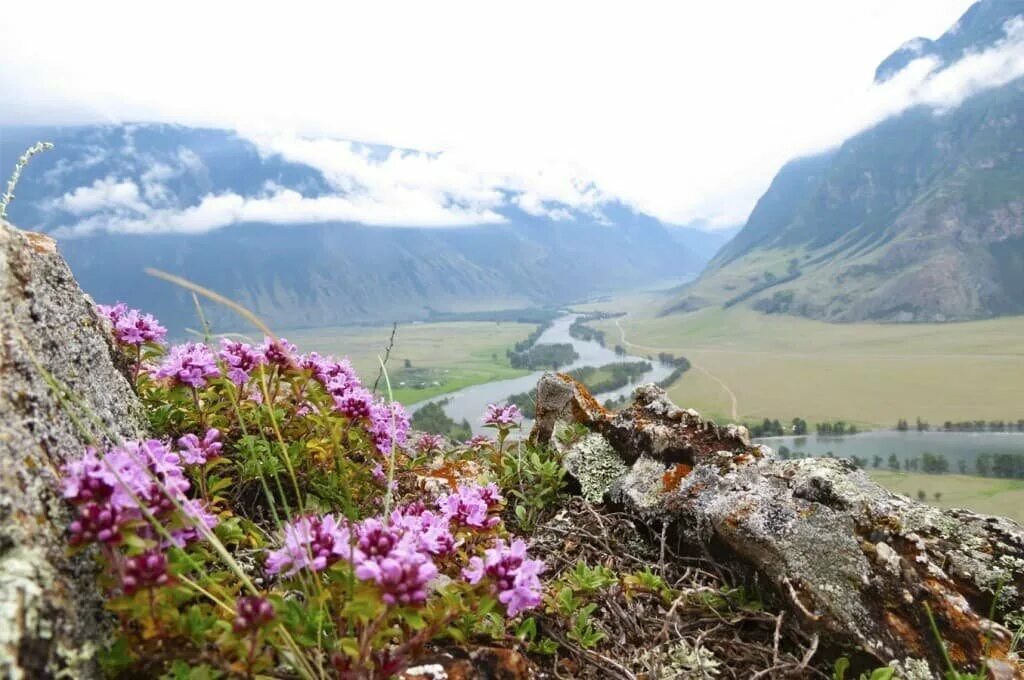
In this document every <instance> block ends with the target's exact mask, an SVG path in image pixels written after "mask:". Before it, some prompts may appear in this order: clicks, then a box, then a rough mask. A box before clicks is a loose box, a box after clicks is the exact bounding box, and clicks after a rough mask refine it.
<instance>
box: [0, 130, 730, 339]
mask: <svg viewBox="0 0 1024 680" xmlns="http://www.w3.org/2000/svg"><path fill="white" fill-rule="evenodd" d="M39 139H45V140H49V141H53V142H55V143H56V149H55V150H54V151H51V152H48V153H46V154H43V155H41V156H38V157H37V158H36V159H34V160H33V162H32V165H31V166H30V168H29V171H28V172H27V173H26V176H25V177H24V178H23V180H22V183H21V185H20V186H19V191H18V197H17V200H16V201H14V203H12V206H11V210H10V214H11V218H12V220H13V221H14V222H15V223H17V224H19V225H20V226H22V227H24V228H26V229H32V230H37V231H44V232H49V233H52V234H54V235H55V236H56V237H57V238H58V243H59V247H60V250H61V252H62V253H63V254H64V256H65V257H66V258H67V260H68V262H69V263H70V265H71V267H72V269H73V271H74V272H75V275H76V276H77V278H78V280H79V281H80V282H81V284H82V286H83V287H84V288H85V290H86V291H87V292H89V293H90V294H91V295H92V296H93V297H94V298H95V299H97V300H104V301H113V300H124V301H126V302H129V303H131V304H133V305H136V306H139V307H144V308H146V309H147V310H149V311H152V312H153V313H155V314H156V315H158V316H159V317H160V318H161V319H163V320H164V321H165V322H166V323H167V324H168V325H169V326H170V327H171V328H172V329H173V330H175V331H178V332H180V331H181V330H182V329H183V328H185V327H186V326H193V327H194V326H195V325H196V315H195V310H194V304H193V301H192V297H191V294H189V293H187V292H186V291H184V290H181V289H176V288H175V287H173V286H172V285H170V284H168V283H166V282H163V281H160V280H157V279H154V278H153V277H151V276H148V275H147V274H145V273H144V271H143V270H144V269H145V268H146V267H156V268H158V269H162V270H165V271H168V272H171V273H173V274H177V275H180V276H183V277H185V278H187V279H190V280H192V281H195V282H196V283H199V284H201V285H204V286H207V287H209V288H211V289H213V290H215V291H217V292H220V293H222V294H224V295H227V296H228V297H230V298H232V299H234V300H236V301H238V302H240V303H242V304H243V305H245V306H247V307H249V308H250V309H253V310H254V311H255V312H256V313H257V314H259V315H260V316H261V317H262V318H264V319H265V320H266V321H267V322H268V323H271V324H273V325H274V326H276V327H279V328H289V327H315V326H326V325H338V324H352V323H380V322H389V321H391V320H393V319H398V320H415V319H426V318H430V317H431V315H433V314H434V313H438V312H466V311H476V310H494V309H513V308H525V307H535V306H545V305H558V304H565V303H568V302H572V301H576V300H579V299H583V298H586V297H589V296H592V295H594V294H597V293H604V292H609V291H612V290H615V289H619V288H623V287H631V286H637V285H642V284H646V283H648V282H650V281H652V280H666V279H670V278H676V279H679V278H682V277H684V276H686V275H693V274H696V273H697V272H698V271H699V269H700V268H701V266H702V265H703V263H704V262H705V261H706V260H707V258H708V257H710V254H708V255H707V256H705V257H701V256H700V255H698V254H696V253H694V252H693V251H691V250H690V249H689V248H687V247H686V245H685V242H686V239H685V238H683V239H680V238H679V237H678V236H677V235H673V234H670V233H669V231H668V230H667V229H666V228H665V226H664V225H662V224H661V223H660V222H659V221H658V220H656V219H654V218H651V217H648V216H646V215H643V214H640V213H637V212H635V211H634V210H632V209H630V208H629V207H627V206H625V205H623V204H621V203H618V202H616V201H614V200H601V201H600V202H594V203H593V204H591V205H586V206H571V205H562V204H558V203H556V202H543V203H539V204H538V203H537V202H536V201H534V202H532V203H528V202H526V200H525V198H524V197H525V193H519V194H515V193H514V192H513V190H511V189H510V190H508V191H506V190H505V189H504V188H499V190H498V192H497V193H498V194H499V195H498V196H497V197H494V196H490V195H489V194H487V193H486V192H484V191H482V190H478V189H475V188H470V189H469V190H467V192H476V193H477V194H484V195H485V198H486V199H487V201H489V203H488V206H495V207H487V209H486V210H483V209H479V210H476V209H475V208H473V207H472V206H469V207H467V206H466V205H463V204H460V203H458V201H457V200H456V199H450V200H448V201H447V203H446V204H445V205H443V206H441V210H442V211H443V212H444V213H445V214H443V215H442V216H441V217H440V218H438V220H439V222H440V224H437V225H435V224H429V225H426V226H424V225H422V224H413V225H410V226H408V227H406V226H405V225H402V224H401V223H400V222H399V223H397V224H396V223H395V220H393V219H392V215H391V213H387V212H384V211H379V210H377V206H375V205H373V204H369V208H367V207H365V206H366V204H367V202H366V201H363V203H360V202H359V200H360V199H359V198H358V196H357V194H358V192H359V191H360V187H358V186H344V181H343V180H339V179H338V178H337V177H332V176H331V175H330V173H329V172H327V171H324V170H322V169H318V168H315V167H312V166H311V165H308V164H305V163H302V162H296V161H293V160H290V159H288V158H286V157H285V154H282V153H272V152H268V151H267V150H266V149H263V148H260V147H258V146H257V145H255V144H254V143H253V142H251V141H250V140H248V139H245V138H243V137H241V136H239V135H237V134H234V133H231V132H227V131H223V130H207V129H195V128H187V127H180V126H170V125H112V126H87V127H76V128H44V129H37V128H13V129H6V130H3V131H0V167H11V166H13V163H14V159H15V158H16V157H17V155H18V154H20V153H21V151H23V150H24V148H26V147H27V146H28V145H29V144H31V143H33V142H34V141H36V140H39ZM392 153H393V152H392V150H390V149H387V148H380V147H369V146H360V147H359V148H358V149H356V148H355V147H353V150H352V152H351V155H352V158H353V159H354V161H352V162H358V163H360V164H361V165H360V167H361V168H362V171H363V172H364V173H370V172H374V171H376V170H378V169H379V167H380V166H379V163H380V162H383V160H384V159H387V158H388V155H389V154H392ZM395 153H397V154H398V155H397V158H398V161H402V160H404V159H406V158H408V157H409V156H408V155H406V154H405V153H404V152H395ZM413 160H422V161H424V162H427V161H429V160H430V157H429V156H427V155H419V156H415V157H414V158H413ZM343 179H344V178H343ZM371 180H373V177H371ZM339 185H342V188H341V189H339ZM388 189H389V190H390V189H391V187H388ZM490 193H491V194H493V193H496V192H495V191H493V190H491V191H490ZM470 195H471V196H472V195H475V194H472V193H470ZM400 199H401V200H397V199H396V205H397V208H396V209H397V210H402V209H404V206H405V205H406V204H409V203H413V202H414V201H415V200H418V199H416V198H415V197H414V198H413V199H405V198H403V197H400ZM345 201H350V203H347V202H345ZM402 201H405V203H402ZM339 205H340V206H341V207H342V208H344V209H346V210H348V209H350V208H352V209H357V210H362V211H363V212H365V213H367V214H369V215H370V218H376V217H378V216H381V215H382V220H383V223H382V224H376V225H372V226H368V225H366V224H360V223H358V222H356V221H352V220H340V219H332V218H331V217H330V215H327V216H324V215H323V214H321V213H320V212H317V211H321V210H335V209H337V207H338V206H339ZM374 210H377V212H374ZM474 210H476V212H474ZM421 212H422V211H421ZM292 215H294V220H292V217H291V216H292ZM476 215H482V216H483V218H482V219H484V220H486V221H488V222H490V223H483V224H474V223H473V221H474V219H476ZM264 216H265V217H264ZM399 219H400V218H399ZM447 219H454V220H462V221H463V222H464V224H462V225H461V226H454V227H447V226H444V221H445V220H447ZM206 312H207V313H208V314H209V315H210V317H211V320H212V321H213V322H214V324H215V325H216V326H217V327H218V328H220V329H226V328H232V327H237V326H238V325H239V322H238V320H237V319H236V318H234V317H233V316H232V315H231V313H228V312H225V311H223V310H219V309H215V308H212V307H211V306H210V305H207V309H206Z"/></svg>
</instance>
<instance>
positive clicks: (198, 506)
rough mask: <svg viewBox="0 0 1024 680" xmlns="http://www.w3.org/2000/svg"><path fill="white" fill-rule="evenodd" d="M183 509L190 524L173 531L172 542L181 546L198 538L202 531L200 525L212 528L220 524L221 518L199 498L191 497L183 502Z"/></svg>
mask: <svg viewBox="0 0 1024 680" xmlns="http://www.w3.org/2000/svg"><path fill="white" fill-rule="evenodd" d="M181 509H182V510H183V511H184V514H185V517H187V518H188V526H186V527H183V528H181V529H176V530H174V531H172V532H171V542H172V543H173V544H174V545H176V546H177V547H179V548H181V547H184V546H186V545H188V544H189V543H191V542H192V541H195V540H197V539H198V538H199V537H200V536H201V535H202V533H201V532H200V531H199V526H200V525H202V526H204V527H206V528H207V529H212V528H214V527H215V526H217V525H218V524H220V518H219V517H217V515H215V514H213V513H212V512H210V511H209V510H208V509H207V508H206V504H205V503H204V502H203V501H202V500H200V499H198V498H190V499H189V500H187V501H184V502H182V504H181Z"/></svg>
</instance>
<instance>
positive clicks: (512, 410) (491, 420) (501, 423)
mask: <svg viewBox="0 0 1024 680" xmlns="http://www.w3.org/2000/svg"><path fill="white" fill-rule="evenodd" d="M522 420H523V414H522V413H520V412H519V408H518V407H517V406H516V405H515V404H505V405H504V406H498V405H497V404H488V405H487V413H485V414H484V418H483V422H484V425H486V426H487V427H496V428H498V429H500V430H503V429H508V428H511V427H518V426H519V424H520V422H522Z"/></svg>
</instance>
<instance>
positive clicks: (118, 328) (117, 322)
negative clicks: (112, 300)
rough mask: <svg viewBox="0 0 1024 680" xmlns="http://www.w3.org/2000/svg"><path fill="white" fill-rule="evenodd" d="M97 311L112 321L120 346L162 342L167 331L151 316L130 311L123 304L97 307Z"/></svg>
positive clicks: (135, 310)
mask: <svg viewBox="0 0 1024 680" xmlns="http://www.w3.org/2000/svg"><path fill="white" fill-rule="evenodd" d="M96 311H97V312H98V313H99V314H100V315H101V316H104V317H106V318H107V319H109V320H110V323H111V325H113V327H114V338H115V339H116V340H117V342H118V343H119V344H122V345H128V346H132V347H138V346H140V345H143V344H145V343H147V342H162V341H163V339H164V336H166V335H167V329H166V328H164V327H163V326H161V325H160V322H159V321H157V320H156V319H155V318H153V316H152V315H151V314H143V313H142V312H140V311H139V310H137V309H130V308H129V307H128V305H126V304H124V303H123V302H118V303H117V304H116V305H96Z"/></svg>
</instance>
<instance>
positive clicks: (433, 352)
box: [284, 321, 535, 404]
mask: <svg viewBox="0 0 1024 680" xmlns="http://www.w3.org/2000/svg"><path fill="white" fill-rule="evenodd" d="M534 328H535V326H534V325H533V324H524V323H512V322H500V323H499V322H493V321H453V322H444V323H410V324H399V325H398V329H397V331H396V332H395V342H394V347H393V348H392V350H391V357H390V359H389V360H388V364H387V366H388V375H389V377H390V379H391V386H392V389H393V390H394V396H395V399H397V400H399V401H401V402H403V403H405V404H412V403H415V402H418V401H421V400H423V399H430V398H433V397H436V396H438V395H441V394H446V393H448V392H454V391H455V390H459V389H462V388H463V387H467V386H469V385H476V384H479V383H485V382H491V381H492V380H504V379H506V378H514V377H517V376H520V375H525V374H526V373H527V371H524V370H520V369H515V368H512V367H511V366H510V365H509V361H508V358H507V357H506V356H505V350H506V349H508V348H510V347H512V346H513V345H514V344H515V343H516V342H518V341H520V340H523V339H525V338H526V337H527V336H528V335H529V334H530V332H531V331H532V330H533V329H534ZM284 335H286V336H287V337H288V339H289V340H291V341H292V342H294V343H296V344H298V345H299V346H300V347H302V348H303V350H307V351H308V350H312V351H316V352H320V353H321V354H333V355H336V356H339V357H341V356H347V357H348V358H349V359H350V360H351V361H352V364H353V366H355V368H356V370H357V371H358V372H359V375H361V376H363V378H364V381H365V382H366V383H368V384H372V383H373V380H374V378H375V377H376V376H377V374H378V372H379V370H380V364H379V363H378V357H381V358H383V356H384V352H385V350H386V349H387V347H388V342H389V340H390V336H391V327H390V326H387V327H381V326H373V327H337V328H318V329H311V330H300V331H289V332H287V333H284ZM407 360H408V363H409V366H408V367H407V366H406V361H407ZM403 383H404V384H403ZM434 383H437V384H434ZM383 385H384V383H383V380H382V381H381V388H380V389H381V390H383V389H384V387H383ZM413 385H425V386H424V387H414V386H413Z"/></svg>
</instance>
